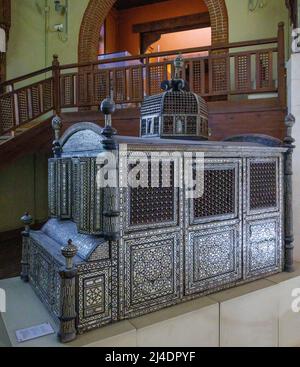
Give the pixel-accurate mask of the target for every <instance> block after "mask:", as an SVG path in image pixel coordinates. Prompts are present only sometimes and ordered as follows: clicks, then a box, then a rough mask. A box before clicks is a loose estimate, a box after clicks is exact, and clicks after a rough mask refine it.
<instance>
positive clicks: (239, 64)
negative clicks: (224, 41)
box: [235, 55, 251, 90]
mask: <svg viewBox="0 0 300 367" xmlns="http://www.w3.org/2000/svg"><path fill="white" fill-rule="evenodd" d="M235 73H236V74H235V88H236V90H245V89H249V88H250V86H251V62H250V55H241V56H236V57H235Z"/></svg>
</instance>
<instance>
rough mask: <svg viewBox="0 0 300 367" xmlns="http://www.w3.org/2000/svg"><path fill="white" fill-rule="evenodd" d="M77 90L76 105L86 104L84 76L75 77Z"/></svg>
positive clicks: (80, 74) (81, 74)
mask: <svg viewBox="0 0 300 367" xmlns="http://www.w3.org/2000/svg"><path fill="white" fill-rule="evenodd" d="M77 85H78V87H77V90H78V103H79V105H84V104H86V102H87V96H86V88H85V86H86V78H85V74H83V73H79V74H78V77H77Z"/></svg>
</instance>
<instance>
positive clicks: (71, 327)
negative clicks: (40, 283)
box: [58, 240, 77, 343]
mask: <svg viewBox="0 0 300 367" xmlns="http://www.w3.org/2000/svg"><path fill="white" fill-rule="evenodd" d="M61 252H62V255H63V256H64V258H65V261H66V265H65V268H64V269H63V270H61V271H60V272H59V275H60V277H61V294H60V302H61V315H60V317H59V320H60V328H59V333H58V337H59V340H60V341H61V342H62V343H69V342H71V341H72V340H74V339H76V334H77V331H76V304H75V303H76V294H75V277H76V274H77V269H76V267H74V264H73V258H74V257H75V256H76V254H77V247H76V246H75V245H73V243H72V240H69V241H68V244H67V246H65V247H64V248H63V249H62V251H61Z"/></svg>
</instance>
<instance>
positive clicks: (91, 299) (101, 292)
mask: <svg viewBox="0 0 300 367" xmlns="http://www.w3.org/2000/svg"><path fill="white" fill-rule="evenodd" d="M104 311H105V278H104V276H103V275H102V276H99V277H95V278H90V279H89V278H88V279H84V316H85V317H89V316H91V315H96V314H99V313H103V312H104Z"/></svg>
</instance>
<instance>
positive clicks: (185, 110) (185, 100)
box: [163, 92, 198, 115]
mask: <svg viewBox="0 0 300 367" xmlns="http://www.w3.org/2000/svg"><path fill="white" fill-rule="evenodd" d="M163 112H164V113H166V114H172V115H173V114H179V113H180V114H197V113H198V101H197V99H196V97H195V96H194V95H193V94H192V93H184V92H168V93H166V95H165V99H164V111H163Z"/></svg>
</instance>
